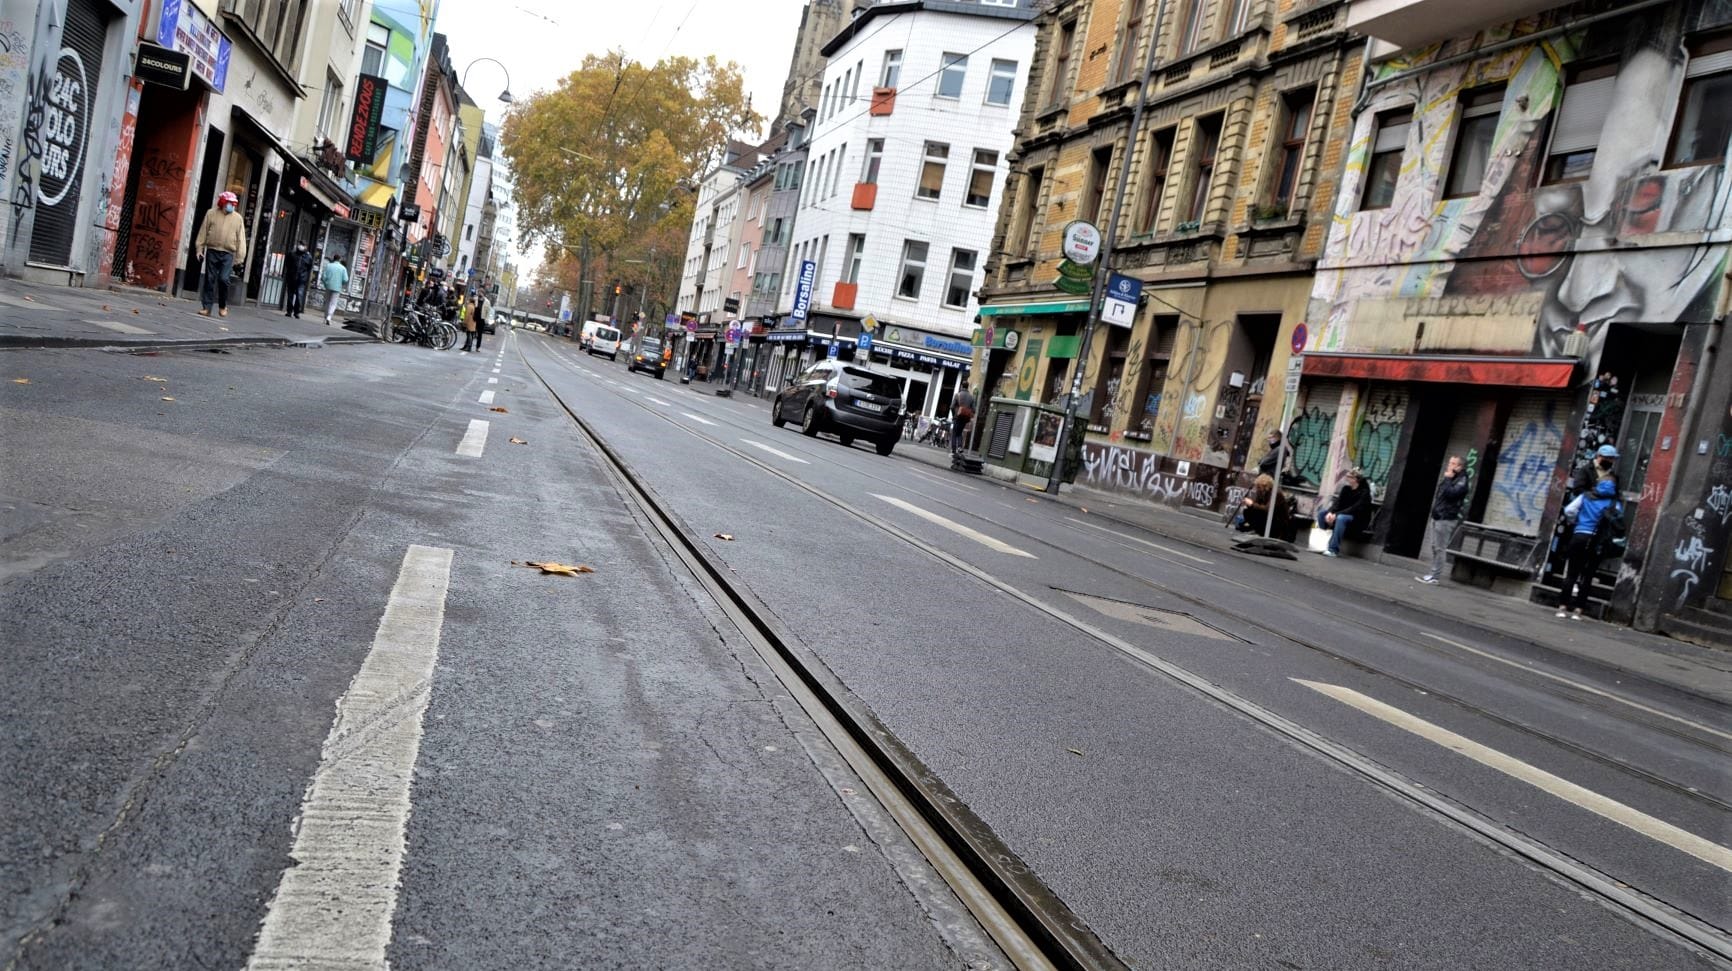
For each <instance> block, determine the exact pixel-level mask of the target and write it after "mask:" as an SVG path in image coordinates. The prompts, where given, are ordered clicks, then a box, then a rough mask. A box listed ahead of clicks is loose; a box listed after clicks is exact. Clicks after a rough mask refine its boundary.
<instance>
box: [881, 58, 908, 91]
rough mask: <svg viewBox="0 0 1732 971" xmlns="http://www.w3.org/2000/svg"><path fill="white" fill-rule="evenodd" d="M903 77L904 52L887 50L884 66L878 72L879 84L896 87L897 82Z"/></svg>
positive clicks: (882, 86)
mask: <svg viewBox="0 0 1732 971" xmlns="http://www.w3.org/2000/svg"><path fill="white" fill-rule="evenodd" d="M901 79H902V52H901V51H885V52H884V67H883V68H882V69H880V70H879V72H878V86H879V87H881V88H894V87H896V82H897V81H900V80H901Z"/></svg>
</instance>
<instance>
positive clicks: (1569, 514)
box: [1558, 475, 1622, 620]
mask: <svg viewBox="0 0 1732 971" xmlns="http://www.w3.org/2000/svg"><path fill="white" fill-rule="evenodd" d="M1621 508H1622V504H1621V503H1620V502H1619V501H1618V479H1617V477H1616V476H1612V475H1607V476H1604V477H1603V478H1601V479H1600V481H1599V482H1597V483H1595V484H1594V488H1593V489H1592V491H1589V492H1584V493H1582V494H1581V495H1579V496H1577V497H1576V498H1575V500H1574V501H1572V502H1571V503H1570V505H1569V506H1568V507H1567V508H1565V509H1564V517H1565V518H1566V519H1571V518H1573V520H1574V522H1575V525H1574V526H1573V527H1572V528H1571V529H1570V545H1569V559H1568V565H1567V566H1566V568H1565V573H1564V596H1563V600H1562V601H1560V602H1559V604H1558V616H1559V617H1568V618H1570V619H1571V620H1581V619H1582V608H1584V607H1586V606H1587V605H1588V594H1589V593H1590V592H1592V590H1593V587H1594V575H1595V574H1596V573H1599V572H1600V560H1601V559H1603V558H1604V557H1605V555H1606V544H1605V543H1604V542H1603V541H1602V540H1603V537H1602V536H1601V535H1600V534H1601V527H1602V525H1604V524H1605V523H1604V521H1605V520H1606V517H1607V516H1608V514H1611V513H1612V512H1613V511H1614V510H1619V509H1621Z"/></svg>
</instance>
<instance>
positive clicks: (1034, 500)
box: [1023, 499, 1040, 502]
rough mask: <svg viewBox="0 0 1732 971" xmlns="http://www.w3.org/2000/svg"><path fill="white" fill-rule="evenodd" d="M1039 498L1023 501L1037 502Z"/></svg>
mask: <svg viewBox="0 0 1732 971" xmlns="http://www.w3.org/2000/svg"><path fill="white" fill-rule="evenodd" d="M1039 501H1040V500H1039V499H1024V500H1023V502H1039Z"/></svg>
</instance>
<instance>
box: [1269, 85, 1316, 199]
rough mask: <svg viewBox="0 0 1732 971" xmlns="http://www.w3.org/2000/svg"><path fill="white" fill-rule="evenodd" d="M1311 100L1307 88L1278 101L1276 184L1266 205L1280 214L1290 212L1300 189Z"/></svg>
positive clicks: (1311, 94)
mask: <svg viewBox="0 0 1732 971" xmlns="http://www.w3.org/2000/svg"><path fill="white" fill-rule="evenodd" d="M1314 98H1315V94H1314V93H1313V92H1312V90H1311V89H1310V88H1306V89H1305V90H1304V91H1294V92H1292V93H1290V94H1288V95H1287V96H1286V97H1284V98H1282V99H1281V100H1282V102H1283V104H1282V106H1281V109H1282V113H1283V114H1282V123H1281V147H1280V149H1279V151H1280V154H1279V155H1278V156H1277V157H1276V159H1275V183H1274V185H1273V186H1271V189H1272V191H1271V192H1270V194H1269V202H1270V204H1271V205H1272V206H1273V207H1274V208H1276V209H1279V210H1281V212H1282V213H1283V214H1286V212H1287V211H1288V210H1289V209H1291V208H1292V206H1293V193H1294V191H1295V190H1296V189H1297V188H1298V186H1299V169H1300V167H1301V166H1302V165H1304V162H1305V135H1306V133H1307V132H1308V131H1309V130H1310V129H1311V108H1312V104H1313V99H1314Z"/></svg>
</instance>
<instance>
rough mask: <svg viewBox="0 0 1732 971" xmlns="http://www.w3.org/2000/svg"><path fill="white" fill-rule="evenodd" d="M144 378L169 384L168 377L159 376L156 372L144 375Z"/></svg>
mask: <svg viewBox="0 0 1732 971" xmlns="http://www.w3.org/2000/svg"><path fill="white" fill-rule="evenodd" d="M144 379H145V380H146V381H155V382H158V383H159V384H167V383H168V379H167V378H159V377H157V376H156V375H154V374H147V375H145V376H144Z"/></svg>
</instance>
